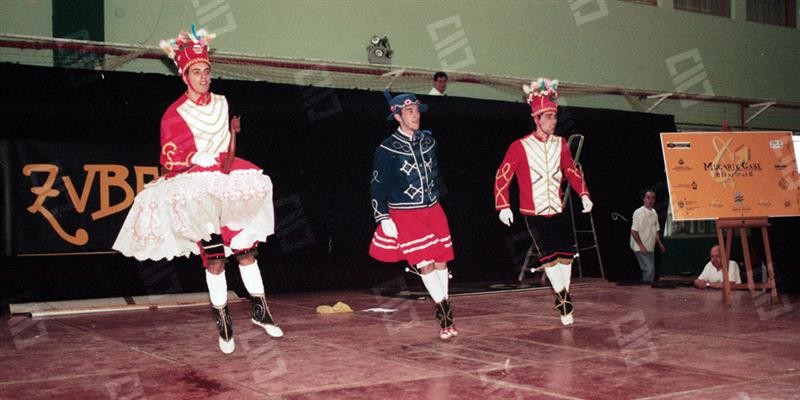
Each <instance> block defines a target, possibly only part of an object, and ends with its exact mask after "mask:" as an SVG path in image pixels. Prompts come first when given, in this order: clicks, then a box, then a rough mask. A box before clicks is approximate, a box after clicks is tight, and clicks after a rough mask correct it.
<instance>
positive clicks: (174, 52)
mask: <svg viewBox="0 0 800 400" xmlns="http://www.w3.org/2000/svg"><path fill="white" fill-rule="evenodd" d="M214 37H216V35H214V34H213V33H208V32H206V30H205V29H200V30H199V31H195V29H194V25H192V31H191V32H185V31H181V33H180V34H179V35H178V37H177V38H175V39H170V40H162V41H161V42H160V43H159V44H158V45H159V46H160V47H161V49H162V50H164V53H167V56H169V58H170V59H172V61H174V62H175V65H177V66H178V74H179V75H182V74H183V73H184V72H186V70H187V69H189V67H190V66H192V65H194V64H196V63H198V62H204V63H206V64H208V65H209V66H210V65H211V61H209V60H208V45H209V44H211V40H212V39H214Z"/></svg>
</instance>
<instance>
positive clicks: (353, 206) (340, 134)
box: [0, 64, 675, 301]
mask: <svg viewBox="0 0 800 400" xmlns="http://www.w3.org/2000/svg"><path fill="white" fill-rule="evenodd" d="M0 77H2V78H0V79H2V80H0V89H1V90H2V92H3V93H4V94H12V95H6V96H3V99H2V107H1V108H0V109H2V110H3V111H2V113H3V117H4V120H5V121H7V123H6V124H5V126H4V128H3V129H4V131H3V146H2V148H7V147H8V143H9V142H15V143H20V142H22V143H24V142H26V141H36V142H41V143H51V144H55V145H56V147H58V144H59V143H64V144H65V145H64V146H61V147H60V148H63V149H66V150H65V151H63V152H60V153H59V154H49V155H48V154H41V155H39V156H37V158H38V159H28V160H25V161H24V162H25V163H32V162H42V163H46V162H52V161H53V160H57V159H61V160H63V162H62V163H61V165H64V166H65V169H68V168H67V166H70V165H74V166H75V167H73V168H74V169H73V170H70V171H65V173H68V174H71V176H76V177H80V176H83V175H81V174H82V173H83V171H82V170H76V169H78V168H80V165H82V164H92V163H93V162H95V161H96V160H99V159H100V158H103V160H102V161H103V162H108V158H109V157H110V158H114V152H117V153H119V154H120V157H119V160H123V161H120V163H122V164H125V163H127V162H129V161H126V160H128V159H129V158H137V160H139V161H138V162H140V163H149V164H150V165H155V164H156V163H157V153H158V147H159V134H158V131H159V120H160V117H161V114H162V113H163V111H164V110H165V109H166V107H167V106H168V105H169V104H170V103H171V102H173V101H174V100H175V99H176V98H177V97H178V96H180V95H181V93H183V91H184V87H183V84H182V82H181V80H180V79H178V78H177V77H174V76H163V75H156V74H137V73H123V72H104V73H102V74H101V73H98V72H93V71H76V70H61V69H53V68H41V67H30V66H18V65H11V64H0ZM213 90H214V91H215V92H217V93H221V94H225V95H226V96H227V98H228V100H229V103H230V105H231V113H232V114H239V115H241V116H242V126H243V130H242V133H241V134H240V136H239V139H238V155H240V156H241V157H243V158H246V159H249V160H251V161H253V162H255V163H256V164H258V165H260V166H261V167H263V169H264V170H265V172H266V173H267V174H269V175H270V176H271V178H272V180H273V183H274V187H275V194H274V200H275V206H276V218H277V221H276V222H277V223H276V225H277V226H276V235H274V236H272V237H270V240H269V242H268V243H267V244H266V245H263V246H262V247H261V248H260V256H259V260H260V261H259V264H260V265H261V266H262V270H263V275H264V279H265V283H266V285H267V289H268V290H269V291H270V292H271V293H275V292H290V291H312V290H332V289H347V288H360V289H369V288H375V287H377V286H380V285H382V284H384V283H386V282H389V281H392V280H395V279H397V278H398V277H401V276H405V277H406V278H405V279H409V280H412V279H416V277H414V276H412V275H410V274H407V273H404V272H403V268H404V266H403V265H400V264H397V265H387V264H381V263H379V262H376V261H374V260H372V259H370V258H369V257H368V255H367V248H368V245H369V241H370V238H371V235H372V231H373V229H374V227H375V224H374V223H373V221H372V214H371V208H370V205H369V178H370V172H371V169H372V156H373V152H374V148H375V146H377V145H378V144H379V143H380V142H381V141H382V140H383V138H384V137H386V136H387V135H389V134H390V133H391V132H392V131H393V130H394V129H395V125H396V124H395V123H390V122H387V121H386V115H387V107H386V103H385V100H384V98H383V94H382V93H379V92H367V91H360V90H340V89H336V90H330V89H319V88H308V87H298V86H291V85H276V84H269V83H263V82H243V81H230V80H215V81H214V83H213ZM421 99H422V100H423V101H424V102H426V103H427V104H428V105H429V110H428V112H426V113H425V114H423V117H422V127H423V129H430V130H431V131H432V132H433V134H434V136H435V137H436V138H437V140H438V141H439V143H440V153H439V157H440V165H441V168H442V171H441V172H442V174H443V176H444V182H443V184H444V186H445V191H446V194H445V195H444V196H443V198H442V204H443V207H444V209H445V211H446V213H447V216H448V219H449V221H450V226H451V230H452V236H453V241H454V248H455V252H456V260H455V261H454V262H453V263H452V269H453V274H454V284H458V283H459V282H478V281H513V280H515V279H516V277H517V274H518V272H519V262H521V261H522V258H523V257H524V253H525V251H526V250H527V247H528V244H529V243H528V237H527V232H526V231H525V227H524V223H522V219H521V218H517V221H516V223H515V224H514V225H513V226H512V228H511V229H509V228H507V227H506V226H504V225H502V224H501V223H500V222H499V221H498V220H497V212H496V211H495V210H494V204H493V192H492V190H493V181H494V174H495V170H496V168H497V166H498V165H499V163H500V161H501V160H502V158H503V155H504V153H505V151H506V149H507V147H508V145H509V144H510V143H511V142H512V141H514V140H515V139H517V138H519V137H521V136H523V135H525V134H526V133H527V132H529V131H530V130H531V120H530V116H529V115H530V110H529V109H528V107H527V106H526V105H525V104H521V103H510V102H500V101H487V100H476V99H467V98H458V97H428V96H421ZM674 130H675V125H674V121H673V118H672V117H671V116H664V115H654V114H646V113H635V112H623V111H612V110H602V109H587V108H580V107H561V108H560V110H559V127H558V131H559V133H560V134H561V135H563V136H569V135H571V134H573V133H581V134H583V135H584V136H585V138H586V140H585V144H584V148H583V152H582V155H581V163H582V164H583V167H584V170H585V174H586V179H587V182H588V185H589V189H590V191H591V194H592V198H593V200H594V203H595V211H594V212H593V216H594V222H595V226H596V228H597V236H598V240H599V245H600V250H601V253H602V260H603V264H604V266H605V271H606V275H607V277H609V278H610V279H612V280H625V279H631V277H635V276H636V275H637V274H638V267H636V264H635V260H634V259H633V255H632V253H631V251H630V249H629V248H628V236H629V232H630V222H629V221H625V220H622V219H619V218H616V216H617V215H619V216H624V217H625V218H626V219H628V220H629V219H630V215H631V213H632V212H633V210H634V209H635V208H636V207H638V206H639V205H640V197H639V194H638V193H639V191H640V190H641V189H642V188H645V187H653V186H656V187H658V186H659V185H663V182H664V166H663V161H662V158H661V152H660V145H659V133H660V132H664V131H674ZM66 144H69V146H67V145H66ZM76 146H79V147H81V148H83V149H85V151H84V152H79V153H75V152H72V150H71V149H73V148H75V147H76ZM93 151H94V152H95V153H96V152H101V153H102V155H101V156H97V155H94V153H93ZM134 153H136V154H138V155H135V157H134V155H133V154H134ZM3 154H5V158H6V159H4V160H2V162H3V163H5V165H7V166H8V173H7V174H3V175H2V177H3V179H4V180H3V182H2V184H3V188H4V192H8V191H11V192H14V193H17V192H18V193H20V196H23V197H21V198H22V199H23V200H20V201H16V200H15V201H14V203H15V204H11V205H8V204H6V208H7V209H9V210H10V212H5V213H4V215H3V224H4V225H6V224H10V225H30V224H38V225H37V226H39V227H40V229H49V227H48V226H47V225H46V224H42V218H41V216H39V215H34V214H31V213H29V212H27V211H26V207H28V206H29V205H30V202H31V201H32V200H33V199H34V198H35V196H34V195H33V194H31V193H30V189H31V182H30V180H29V178H27V177H25V176H22V174H21V168H22V166H21V163H22V162H21V160H19V158H18V157H14V156H13V155H9V154H8V152H0V155H3ZM122 154H125V157H123V156H122ZM126 157H127V158H126ZM84 175H85V174H84ZM76 184H77V185H80V186H78V187H83V182H82V180H80V179H77V178H76ZM15 196H16V195H14V196H11V198H12V199H16V198H18V197H15ZM24 196H28V197H24ZM659 198H660V199H664V200H666V195H665V194H664V193H659ZM578 203H579V202H578ZM514 204H515V206H516V198H514ZM62 206H63V207H64V208H69V207H70V203H69V202H66V201H65V205H62ZM93 207H94V208H93ZM94 209H96V204H94V200H92V197H91V196H90V197H89V200H88V204H87V210H86V212H87V213H89V212H92V211H93V210H94ZM124 214H125V212H122V213H120V214H118V216H119V217H120V218H122V217H123V216H124ZM576 218H577V221H576V222H577V223H579V224H585V223H586V222H587V220H586V219H585V218H586V216H584V215H581V214H580V213H578V214H577V215H576ZM80 223H82V224H85V226H84V228H86V229H87V230H89V231H90V232H92V231H91V230H92V229H93V226H92V223H91V221H90V220H88V219H85V220H82V222H80ZM120 223H121V220H120ZM662 223H663V221H662ZM3 232H4V237H3V238H2V239H3V240H2V244H3V254H5V257H4V259H3V260H2V261H3V263H2V267H0V268H2V271H0V274H1V275H0V278H2V288H0V289H2V292H3V296H4V297H5V298H6V299H10V298H13V299H14V300H18V301H19V300H57V299H67V298H80V297H104V296H119V295H135V294H144V293H163V292H174V291H204V290H205V286H204V282H203V280H202V274H201V273H199V267H198V264H199V260H198V259H197V258H190V259H176V260H173V261H171V262H166V261H161V262H137V261H135V260H132V259H127V258H125V257H122V256H121V255H113V254H111V255H85V254H84V255H59V256H39V257H19V256H18V250H19V249H20V248H31V247H36V246H39V250H47V248H46V245H47V244H46V243H44V244H43V243H40V242H38V240H40V239H38V238H37V237H36V236H34V235H27V234H19V233H14V232H20V231H19V230H11V232H10V233H8V232H7V231H6V230H3ZM24 232H28V231H24ZM8 235H12V236H13V235H16V236H14V237H8ZM109 236H110V237H108V238H105V240H107V243H108V246H110V244H111V243H112V242H113V240H114V237H113V236H114V235H113V234H112V235H109ZM583 240H584V239H581V241H583ZM25 241H32V242H31V243H23V242H25ZM42 246H44V247H45V248H42ZM106 249H107V247H106ZM72 250H80V249H71V251H72ZM45 252H46V251H45ZM581 261H582V263H581V264H582V268H583V270H584V276H599V267H598V263H597V260H596V259H592V257H591V254H586V255H584V254H582V258H581ZM229 270H231V271H236V269H235V268H230V269H229ZM228 277H229V282H231V287H232V288H233V289H236V288H237V287H238V286H237V285H239V286H240V284H239V283H237V282H238V273H232V274H230V275H229V276H228ZM413 282H414V284H416V283H417V282H416V281H413Z"/></svg>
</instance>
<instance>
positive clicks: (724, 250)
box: [717, 217, 778, 306]
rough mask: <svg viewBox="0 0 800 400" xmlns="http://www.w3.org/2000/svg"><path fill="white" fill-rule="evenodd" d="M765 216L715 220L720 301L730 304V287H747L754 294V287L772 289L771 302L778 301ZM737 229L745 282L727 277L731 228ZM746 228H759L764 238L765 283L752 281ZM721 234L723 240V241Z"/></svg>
mask: <svg viewBox="0 0 800 400" xmlns="http://www.w3.org/2000/svg"><path fill="white" fill-rule="evenodd" d="M767 227H769V222H767V218H766V217H762V218H741V219H734V218H721V219H718V220H717V241H719V250H720V257H721V258H722V286H723V289H722V301H723V302H724V303H725V305H727V306H730V305H731V289H748V290H749V291H750V294H751V295H753V296H755V290H756V289H772V290H771V298H770V299H771V301H772V304H776V303H777V302H778V290H777V289H776V287H775V272H774V271H773V269H772V252H771V251H770V248H769V234H768V233H767ZM736 228H738V229H739V237H740V238H741V241H742V253H744V265H745V271H747V284H733V285H732V284H731V282H730V279H729V278H728V260H730V256H731V242H732V241H733V230H734V229H736ZM748 228H761V236H762V237H763V239H764V257H765V261H766V263H767V276H768V280H767V282H766V283H758V284H756V283H755V282H753V265H752V263H751V261H750V246H749V245H748V243H747V229H748ZM723 234H726V235H725V240H724V241H723Z"/></svg>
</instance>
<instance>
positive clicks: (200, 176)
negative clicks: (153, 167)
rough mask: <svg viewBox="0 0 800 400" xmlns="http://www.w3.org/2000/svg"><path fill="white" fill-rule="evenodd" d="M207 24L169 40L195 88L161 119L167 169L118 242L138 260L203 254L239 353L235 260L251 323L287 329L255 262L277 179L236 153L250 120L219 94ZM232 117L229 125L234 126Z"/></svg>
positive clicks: (216, 305)
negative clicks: (232, 280) (231, 294)
mask: <svg viewBox="0 0 800 400" xmlns="http://www.w3.org/2000/svg"><path fill="white" fill-rule="evenodd" d="M213 37H214V36H213V35H210V34H207V33H206V32H205V31H204V30H200V31H195V30H194V27H193V28H192V32H191V33H187V32H181V34H180V35H179V36H178V37H177V38H176V39H172V40H170V41H161V48H162V49H164V51H165V52H166V53H167V55H168V56H169V57H170V58H171V59H172V60H173V61H174V62H175V64H176V65H177V67H178V73H179V74H180V75H181V76H182V78H183V82H184V83H185V84H186V93H184V94H183V95H182V96H181V97H180V98H179V99H178V100H176V101H175V102H174V103H172V105H171V106H170V107H169V108H168V109H167V111H166V112H165V113H164V116H163V117H162V119H161V155H160V163H161V166H162V168H163V171H164V174H163V176H162V177H161V178H159V179H157V180H155V181H153V182H151V183H149V184H148V185H147V186H146V187H145V189H144V190H143V191H142V192H140V193H139V194H138V195H137V196H136V199H135V201H134V204H133V206H131V209H130V211H129V213H128V216H127V218H126V220H125V223H124V224H123V226H122V229H121V231H120V233H119V236H118V237H117V240H116V242H115V243H114V246H113V248H114V249H115V250H118V251H120V252H121V253H123V254H125V255H126V256H129V257H135V258H137V259H139V260H146V259H150V260H160V259H162V258H166V259H168V260H169V259H172V258H173V257H181V256H188V255H190V254H199V255H200V256H201V259H202V262H203V266H204V267H205V269H206V272H205V273H206V283H207V285H208V293H209V297H210V299H211V304H212V308H213V313H214V318H215V320H216V323H217V328H218V330H219V347H220V350H222V352H224V353H226V354H228V353H231V352H233V351H234V349H235V346H236V345H235V342H234V340H233V322H232V319H231V316H230V313H229V311H228V306H227V291H228V290H227V282H226V280H225V263H226V257H227V256H229V255H235V257H236V259H237V261H238V264H239V272H240V274H241V277H242V282H243V283H244V285H245V288H246V289H247V291H248V292H249V293H250V296H251V301H252V322H253V323H254V324H256V325H258V326H261V327H263V328H264V329H265V331H266V332H267V334H268V335H270V336H273V337H280V336H283V331H282V330H281V329H280V328H279V327H278V326H277V324H275V322H274V320H273V319H272V316H271V315H270V312H269V308H268V307H267V301H266V296H265V291H264V283H263V281H262V279H261V271H260V269H259V267H258V263H257V261H256V258H255V256H256V254H257V252H256V248H257V245H258V242H265V241H266V240H267V236H269V235H271V234H273V233H274V229H275V223H274V212H273V205H272V181H271V180H270V178H269V176H267V175H265V174H264V173H263V172H262V171H261V169H260V168H258V167H257V166H256V165H254V164H252V163H250V162H249V161H246V160H243V159H240V158H236V157H234V155H233V152H232V151H231V150H233V149H234V146H232V145H231V142H232V141H233V142H235V135H236V134H237V133H238V132H239V130H240V127H241V123H240V120H239V118H238V117H234V118H233V119H230V120H229V116H228V101H227V100H226V99H225V97H224V96H221V95H218V94H214V93H212V92H211V91H210V85H211V62H210V60H209V58H208V45H209V42H210V41H211V39H212V38H213ZM229 121H230V122H229Z"/></svg>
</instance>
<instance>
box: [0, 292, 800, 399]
mask: <svg viewBox="0 0 800 400" xmlns="http://www.w3.org/2000/svg"><path fill="white" fill-rule="evenodd" d="M572 293H573V297H574V301H575V309H576V311H575V324H574V325H573V326H570V327H562V326H561V325H560V322H559V319H558V316H557V314H556V312H555V311H554V310H553V308H552V303H553V294H552V291H549V290H534V291H525V292H510V293H493V294H484V295H470V296H456V297H452V298H451V300H452V303H453V306H454V310H455V314H456V325H457V327H458V329H459V331H460V335H459V336H458V337H457V338H454V339H451V340H450V341H446V342H445V341H442V340H440V339H439V338H438V336H437V329H436V323H435V321H434V318H433V306H432V304H431V303H430V302H429V301H425V300H406V299H400V298H389V297H380V296H376V295H373V294H370V293H368V292H366V291H364V292H357V291H352V292H324V293H307V294H291V295H276V296H271V297H270V307H271V309H272V313H273V315H274V316H275V318H276V320H277V321H278V322H279V323H280V325H281V327H282V328H283V330H284V331H285V333H286V335H285V337H283V338H281V339H272V338H269V337H267V336H266V334H265V333H264V331H263V330H262V329H260V328H258V327H256V326H255V325H253V324H251V323H250V322H249V315H248V314H249V308H248V303H246V302H238V303H233V304H231V311H232V313H233V316H234V331H235V339H236V342H237V347H236V351H235V352H234V353H233V354H231V355H224V354H222V353H220V352H219V350H218V348H217V342H216V340H217V339H216V331H215V327H214V323H213V320H212V318H211V312H210V310H209V309H208V308H207V307H191V308H184V309H171V310H151V311H127V312H115V313H106V314H95V315H77V316H64V317H50V318H35V319H31V318H29V317H27V316H13V317H8V316H6V317H5V318H3V320H2V321H0V322H2V324H1V325H0V354H2V357H0V398H2V399H48V400H52V399H205V398H214V399H415V400H416V399H726V400H750V399H752V400H754V399H797V398H800V389H798V388H800V298H798V297H792V296H785V295H782V296H781V298H782V299H783V303H782V304H777V305H770V304H769V302H768V301H767V300H768V295H766V294H761V293H760V292H759V293H757V294H756V295H751V294H750V293H749V292H746V291H742V292H735V293H734V300H733V305H732V307H730V308H726V307H724V306H723V305H722V302H721V295H720V292H719V291H711V290H705V291H701V290H697V289H693V288H688V287H681V288H676V289H653V288H650V287H648V286H616V285H614V284H612V283H607V282H604V281H591V282H583V283H576V284H575V286H574V287H573V290H572ZM337 301H343V302H345V303H347V304H348V305H350V307H352V309H353V310H355V312H354V313H348V314H330V315H321V314H317V313H316V311H315V308H316V306H318V305H320V304H327V305H333V304H334V303H336V302H337ZM369 308H387V309H395V310H397V311H395V312H394V313H374V312H365V311H363V310H365V309H369Z"/></svg>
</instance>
